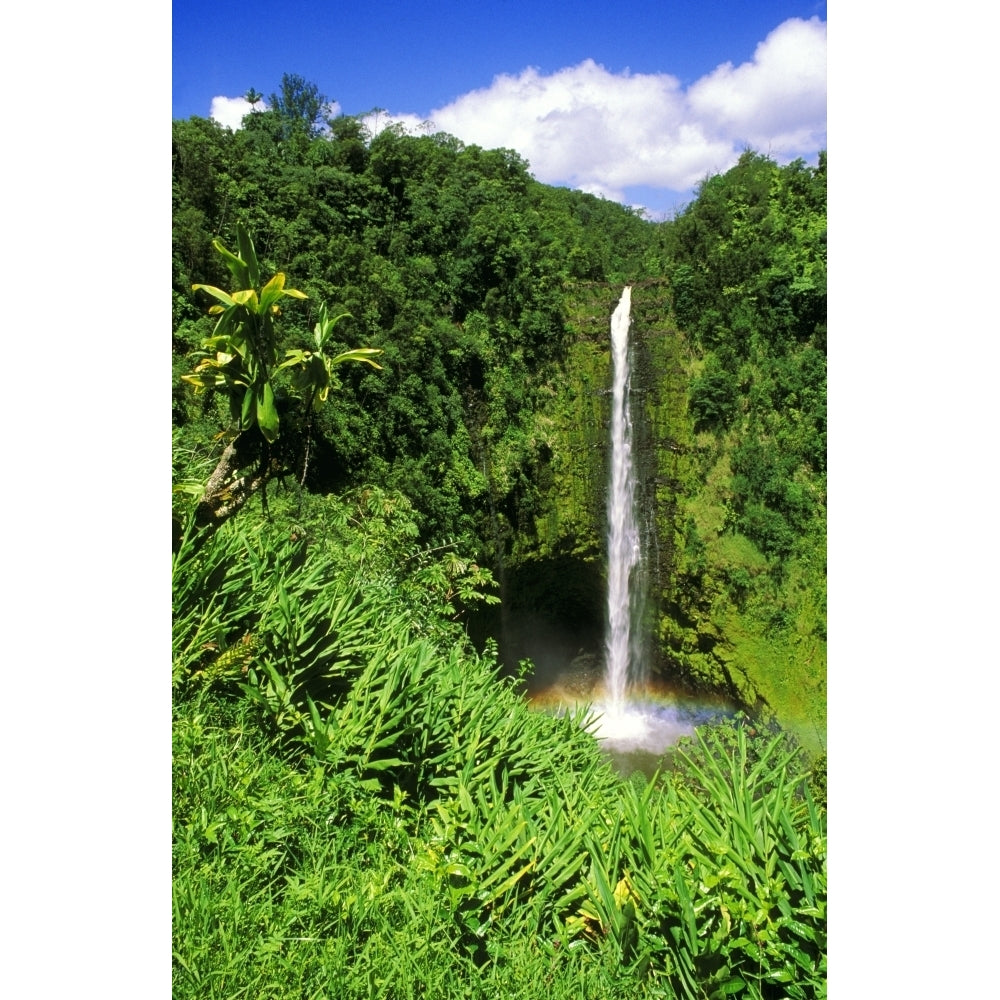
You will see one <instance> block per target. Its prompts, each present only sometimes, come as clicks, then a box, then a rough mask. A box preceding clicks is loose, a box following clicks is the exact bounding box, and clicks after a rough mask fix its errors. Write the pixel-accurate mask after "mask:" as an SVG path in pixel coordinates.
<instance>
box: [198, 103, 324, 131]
mask: <svg viewBox="0 0 1000 1000" xmlns="http://www.w3.org/2000/svg"><path fill="white" fill-rule="evenodd" d="M267 109H268V104H267V102H266V101H258V102H257V104H256V105H255V106H254V108H251V107H250V102H249V101H248V100H246V98H243V97H213V98H212V109H211V111H209V117H210V118H214V119H215V120H216V121H217V122H218V123H219V124H220V125H226V126H227V127H228V128H231V129H233V131H235V130H236V129H239V128H242V127H243V116H244V115H247V114H249V113H250V111H251V110H256V111H267ZM324 111H325V113H326V114H328V115H329V116H330V117H331V118H336V117H337V115H339V114H340V104H339V103H338V102H337V101H331V102H330V103H329V104H327V105H325V106H324Z"/></svg>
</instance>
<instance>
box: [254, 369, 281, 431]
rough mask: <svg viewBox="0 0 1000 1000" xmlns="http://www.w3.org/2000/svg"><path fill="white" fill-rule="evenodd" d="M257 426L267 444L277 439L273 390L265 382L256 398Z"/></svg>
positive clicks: (276, 412)
mask: <svg viewBox="0 0 1000 1000" xmlns="http://www.w3.org/2000/svg"><path fill="white" fill-rule="evenodd" d="M257 424H258V426H259V427H260V430H261V433H262V434H263V435H264V438H265V439H266V440H267V443H268V444H273V443H274V442H275V441H276V440H277V438H278V410H277V408H276V407H275V405H274V390H272V389H271V383H270V382H265V383H264V385H263V387H262V389H261V392H260V394H259V395H258V396H257Z"/></svg>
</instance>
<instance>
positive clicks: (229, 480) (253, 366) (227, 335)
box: [181, 225, 382, 527]
mask: <svg viewBox="0 0 1000 1000" xmlns="http://www.w3.org/2000/svg"><path fill="white" fill-rule="evenodd" d="M236 237H237V243H238V248H239V250H238V253H233V252H232V251H231V250H229V249H228V248H227V247H226V246H224V245H223V243H222V241H221V240H213V241H212V245H213V246H214V247H215V249H216V250H217V251H218V252H219V253H220V254H221V255H222V257H223V259H224V260H225V263H226V266H227V267H228V268H229V271H230V273H231V274H232V277H233V281H234V284H235V290H233V291H231V292H226V291H223V290H222V289H221V288H216V287H215V286H214V285H203V284H196V285H193V286H192V288H193V289H194V290H195V291H199V290H200V291H204V292H207V293H208V294H209V295H211V296H212V297H213V298H214V299H215V300H216V301H215V303H214V304H213V305H212V306H211V307H210V309H209V313H210V314H212V315H217V316H218V317H219V319H218V322H217V323H216V325H215V329H214V331H213V333H212V336H211V337H209V338H207V339H206V340H205V341H204V342H203V343H202V348H203V350H202V352H201V357H200V360H199V361H198V364H197V365H196V367H195V369H194V371H193V372H191V373H190V374H187V375H183V376H181V377H182V379H183V380H184V381H185V382H187V383H188V384H190V385H193V386H194V387H195V391H196V392H201V391H204V390H206V389H216V390H220V391H222V392H223V393H225V395H226V397H227V399H228V401H229V412H230V420H231V423H230V426H229V428H228V430H227V432H226V433H225V436H227V437H228V438H229V442H228V444H227V447H226V449H225V451H224V452H223V455H222V457H221V458H220V460H219V463H218V465H217V466H216V468H215V471H214V472H213V473H212V475H211V477H210V478H209V481H208V483H207V485H206V486H205V489H204V491H203V494H202V496H201V499H200V501H199V503H198V518H197V521H198V524H199V525H200V526H205V525H212V526H215V527H217V526H218V525H219V524H221V523H222V522H223V521H224V520H226V519H227V518H228V517H230V516H231V515H232V514H234V513H235V512H236V511H237V510H239V508H240V507H241V506H242V505H243V504H244V503H245V502H246V500H247V499H248V498H249V496H250V495H251V494H252V493H253V492H254V491H255V490H257V489H258V488H263V487H264V486H265V484H266V482H267V478H268V476H269V474H270V473H271V472H272V471H273V470H271V469H270V467H269V461H270V455H271V453H270V446H271V445H273V444H274V442H275V441H277V439H278V435H279V431H280V420H279V415H278V407H277V404H276V395H277V394H276V388H275V382H274V377H275V375H276V374H277V373H278V372H279V371H281V370H282V369H286V368H290V369H293V372H292V384H293V386H294V387H295V388H296V389H298V390H299V391H301V392H303V393H304V395H305V401H306V407H307V410H308V411H310V412H311V410H312V408H313V406H315V405H316V404H317V403H319V402H323V401H325V400H326V398H327V396H328V395H329V392H330V385H331V371H332V369H333V366H334V365H338V364H343V363H344V362H347V361H363V362H365V363H366V364H369V365H371V366H372V367H374V368H380V367H381V366H380V365H378V364H376V362H375V361H373V360H372V359H373V357H374V356H375V355H378V354H381V353H382V352H381V351H380V350H378V349H376V348H371V347H361V348H357V349H354V350H348V351H344V352H342V353H340V354H337V355H334V356H328V355H327V354H326V353H325V348H326V345H327V342H328V341H329V339H330V335H331V333H332V331H333V328H334V326H335V325H336V323H337V322H338V321H339V320H341V319H343V318H344V317H345V316H346V315H348V314H347V313H344V314H342V315H340V316H336V317H330V315H329V314H328V312H327V308H326V305H325V304H321V305H320V307H319V322H318V323H317V324H316V327H315V330H314V332H313V342H314V346H315V350H312V349H310V350H299V349H295V350H288V351H286V352H285V358H284V360H283V361H279V344H278V336H277V333H276V330H275V319H276V318H277V317H278V316H280V315H281V301H282V299H285V298H292V299H305V298H307V296H306V295H305V293H304V292H300V291H299V290H298V289H296V288H286V287H285V275H284V274H283V273H281V272H280V271H279V272H278V273H277V274H275V275H274V276H273V277H272V278H271V279H270V280H269V281H267V282H266V283H265V284H263V285H262V284H261V270H260V264H259V262H258V260H257V252H256V250H255V249H254V245H253V240H252V239H251V238H250V234H249V233H248V232H247V230H246V229H245V228H244V227H243V226H242V225H238V226H237V227H236ZM255 427H256V428H259V430H260V435H261V437H262V438H263V445H262V446H261V447H262V450H263V455H262V457H261V459H260V462H259V468H258V469H257V471H256V472H255V473H252V474H249V475H244V476H238V475H237V471H238V469H239V468H240V467H241V466H242V465H245V464H247V451H246V450H245V449H244V450H243V452H242V454H240V449H239V448H238V447H237V445H238V442H239V440H240V437H241V435H243V434H245V433H246V432H248V431H251V430H253V428H255ZM306 461H308V456H306ZM304 478H305V475H304V471H303V479H304ZM262 495H263V494H262Z"/></svg>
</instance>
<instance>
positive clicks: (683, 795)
mask: <svg viewBox="0 0 1000 1000" xmlns="http://www.w3.org/2000/svg"><path fill="white" fill-rule="evenodd" d="M291 502H293V498H289V503H291ZM274 507H275V511H274V518H275V521H278V519H279V517H281V518H287V519H288V520H286V522H285V526H283V527H281V528H279V527H277V526H276V524H271V525H268V524H267V523H265V522H263V521H261V520H259V519H258V518H257V517H256V515H254V514H252V513H250V514H246V515H245V516H243V517H241V518H239V519H234V520H231V521H229V522H227V523H226V524H224V525H222V526H221V527H220V528H219V529H218V530H217V531H214V532H210V533H208V534H206V533H205V532H204V531H202V532H198V531H197V530H196V529H194V528H193V527H192V530H191V531H190V532H189V533H187V534H186V535H185V537H184V539H183V540H182V544H181V546H180V550H179V552H178V553H177V554H176V555H175V557H174V602H175V629H174V748H173V760H174V859H173V867H174V960H175V965H174V995H175V996H178V997H186V996H190V997H215V996H218V997H223V996H226V997H229V996H236V995H243V994H247V995H268V996H275V997H283V996H315V997H320V996H331V997H332V996H357V997H367V996H387V997H408V996H417V995H434V996H442V997H446V996H456V997H458V996H484V997H485V996H495V995H497V994H498V993H499V994H501V995H505V996H567V997H568V996H579V995H586V996H607V997H625V996H667V997H670V996H678V997H702V996H716V995H718V996H725V995H729V994H732V993H734V992H736V991H741V995H745V996H753V997H777V996H792V997H812V996H819V995H822V994H823V977H824V970H825V944H824V940H825V937H824V935H825V931H824V928H825V919H824V918H825V819H824V816H825V812H824V809H823V808H822V805H817V804H816V803H815V802H814V800H813V797H812V795H811V793H810V790H809V783H808V781H807V778H808V774H807V772H806V770H805V768H804V763H803V758H802V756H801V753H800V751H798V750H796V749H793V748H790V747H789V746H787V745H786V738H785V737H783V736H780V735H775V736H771V735H768V734H765V733H764V732H763V731H758V730H756V729H752V730H750V731H749V732H748V728H747V726H746V724H745V723H744V722H743V721H740V720H737V721H736V722H735V723H734V725H733V726H732V727H731V728H729V727H727V728H724V729H723V730H721V731H719V732H714V731H710V732H707V733H704V734H702V735H700V736H699V738H698V741H697V742H696V743H695V744H693V745H692V746H691V747H690V748H689V749H688V751H687V752H686V757H685V760H686V764H684V765H683V766H682V767H681V768H680V769H679V770H677V771H675V772H673V773H672V775H671V776H670V778H669V779H657V780H653V781H650V782H648V783H641V784H639V783H636V782H634V781H631V782H627V781H623V780H622V779H619V778H618V777H617V776H616V775H615V774H614V773H613V771H612V770H611V767H610V764H609V763H608V762H607V760H606V759H605V758H604V756H603V755H602V754H601V752H600V750H599V749H598V746H597V744H596V742H595V741H594V740H593V739H592V738H591V737H590V735H589V734H588V733H587V732H586V731H585V729H584V727H583V726H582V725H581V719H580V718H579V717H574V716H572V715H570V716H564V717H554V716H549V715H546V714H543V713H538V712H534V711H532V710H531V709H530V708H529V707H528V705H527V703H526V702H525V700H524V699H523V698H522V697H521V696H520V695H519V693H518V690H517V682H516V681H514V680H511V679H508V680H503V679H501V678H500V677H499V675H498V668H497V664H496V658H495V651H494V650H489V649H488V650H487V651H486V652H485V653H484V654H480V653H477V652H476V651H475V650H474V649H472V648H471V646H470V645H469V643H468V640H467V639H466V638H465V635H464V632H463V629H462V626H461V623H460V622H459V621H457V620H456V615H459V616H460V614H461V610H462V609H463V608H467V607H469V606H470V605H471V604H472V603H473V602H475V601H476V600H482V599H485V598H486V597H487V595H488V589H489V583H490V581H489V579H488V575H486V574H484V573H483V571H481V570H479V569H478V567H476V566H474V565H472V564H470V563H469V562H468V560H466V559H463V558H461V557H460V556H459V555H458V553H456V552H454V551H449V552H445V553H441V552H436V553H435V552H431V551H428V550H427V549H426V548H425V547H422V546H421V545H420V544H419V542H418V541H416V540H415V539H414V537H413V536H414V533H415V524H414V523H413V521H412V518H411V513H412V512H411V511H410V510H409V508H408V505H407V503H406V502H405V499H404V498H402V497H399V496H393V495H390V494H385V493H381V492H379V491H363V492H360V493H357V494H352V495H350V496H347V497H344V498H341V499H327V500H324V501H322V502H321V503H320V502H314V505H313V506H312V509H311V510H309V511H307V512H306V513H307V516H306V517H305V518H304V519H302V520H300V521H292V520H291V518H290V514H291V513H292V511H291V510H290V509H289V510H286V509H283V499H282V498H280V497H279V498H277V499H276V500H275V504H274ZM251 522H254V523H251ZM289 523H291V524H292V527H291V529H289V528H288V527H287V524H289Z"/></svg>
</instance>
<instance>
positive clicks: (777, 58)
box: [688, 17, 826, 155]
mask: <svg viewBox="0 0 1000 1000" xmlns="http://www.w3.org/2000/svg"><path fill="white" fill-rule="evenodd" d="M688 102H689V104H690V107H691V111H692V112H693V114H694V115H696V116H697V117H698V118H699V119H700V120H702V121H703V122H705V124H706V125H707V126H708V127H709V128H712V129H713V131H715V133H716V134H717V135H720V136H724V137H725V138H726V139H728V140H729V141H731V142H734V143H740V142H745V143H749V144H750V145H752V146H755V147H757V148H762V149H764V150H765V151H766V150H767V148H768V147H769V148H770V149H771V151H772V152H773V153H774V154H775V155H780V154H791V155H794V154H796V153H799V152H802V151H803V150H805V149H808V150H809V151H810V152H811V151H814V150H816V149H818V148H820V147H821V146H822V145H824V144H825V142H826V25H825V24H824V23H823V22H821V21H820V20H819V19H818V18H815V17H814V18H813V19H812V20H810V21H800V20H798V19H794V20H791V21H785V23H784V24H782V25H780V26H779V27H778V28H776V29H775V30H774V31H772V32H771V34H770V35H768V36H767V38H766V39H765V40H764V41H763V42H761V43H760V45H758V46H757V50H756V52H754V57H753V61H752V62H748V63H744V64H743V65H742V66H739V67H737V68H735V69H734V68H733V65H732V63H725V64H724V65H722V66H719V67H718V68H717V69H716V70H715V71H714V72H712V73H710V74H709V75H708V76H705V77H702V79H700V80H699V81H698V82H697V83H695V84H694V86H692V87H691V89H690V91H689V92H688Z"/></svg>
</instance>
